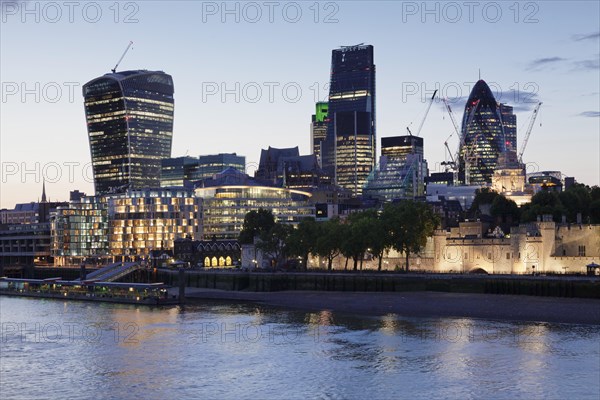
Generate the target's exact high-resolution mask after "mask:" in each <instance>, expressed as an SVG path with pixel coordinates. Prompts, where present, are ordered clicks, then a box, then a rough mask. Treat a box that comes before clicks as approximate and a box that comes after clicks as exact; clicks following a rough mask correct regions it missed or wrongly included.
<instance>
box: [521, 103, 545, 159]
mask: <svg viewBox="0 0 600 400" xmlns="http://www.w3.org/2000/svg"><path fill="white" fill-rule="evenodd" d="M541 106H542V102H541V101H540V102H539V103H537V105H536V106H535V108H534V109H533V113H532V114H531V117H529V126H528V127H527V131H526V132H525V139H523V144H521V150H519V154H518V159H519V162H521V163H522V162H523V153H524V152H525V147H527V142H528V141H529V136H530V135H531V130H532V129H533V124H534V123H535V119H536V118H537V115H538V111H540V107H541Z"/></svg>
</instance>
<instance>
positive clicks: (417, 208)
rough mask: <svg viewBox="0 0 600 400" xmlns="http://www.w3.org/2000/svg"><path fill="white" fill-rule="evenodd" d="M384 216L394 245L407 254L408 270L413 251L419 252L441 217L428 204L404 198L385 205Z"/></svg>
mask: <svg viewBox="0 0 600 400" xmlns="http://www.w3.org/2000/svg"><path fill="white" fill-rule="evenodd" d="M382 217H383V218H384V219H385V220H386V221H387V222H388V223H389V224H390V228H391V231H390V240H391V243H392V247H393V248H394V249H396V250H397V251H399V252H403V253H404V254H405V256H406V272H408V270H409V259H410V254H411V253H418V252H419V251H421V249H422V248H423V247H424V246H425V244H426V243H427V238H428V237H430V236H432V235H433V232H434V231H435V229H436V228H437V227H438V226H439V222H440V221H439V218H438V216H437V215H435V214H434V212H433V210H431V208H430V207H429V206H428V205H427V204H426V203H421V202H416V201H413V200H402V201H400V202H398V203H392V204H388V205H386V206H385V207H384V210H383V215H382Z"/></svg>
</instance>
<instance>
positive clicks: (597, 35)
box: [571, 32, 600, 42]
mask: <svg viewBox="0 0 600 400" xmlns="http://www.w3.org/2000/svg"><path fill="white" fill-rule="evenodd" d="M571 38H572V39H573V40H574V41H576V42H581V41H582V40H595V39H599V38H600V32H594V33H587V34H577V35H573V36H572V37H571Z"/></svg>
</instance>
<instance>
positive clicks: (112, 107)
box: [83, 70, 174, 194]
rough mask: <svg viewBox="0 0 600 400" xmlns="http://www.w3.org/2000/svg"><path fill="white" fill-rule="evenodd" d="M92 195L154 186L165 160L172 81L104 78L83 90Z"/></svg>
mask: <svg viewBox="0 0 600 400" xmlns="http://www.w3.org/2000/svg"><path fill="white" fill-rule="evenodd" d="M83 96H84V99H85V114H86V120H87V130H88V137H89V142H90V151H91V156H92V166H93V172H94V187H95V191H96V194H104V193H118V192H123V191H124V190H126V189H136V188H138V189H139V188H144V187H157V186H159V185H160V173H161V160H162V159H165V158H169V157H170V156H171V142H172V136H173V112H174V100H173V79H172V78H171V76H170V75H167V74H165V73H164V72H162V71H156V72H155V71H146V70H140V71H123V72H118V73H110V74H106V75H104V76H102V77H100V78H96V79H94V80H92V81H90V82H88V83H86V84H85V85H84V86H83Z"/></svg>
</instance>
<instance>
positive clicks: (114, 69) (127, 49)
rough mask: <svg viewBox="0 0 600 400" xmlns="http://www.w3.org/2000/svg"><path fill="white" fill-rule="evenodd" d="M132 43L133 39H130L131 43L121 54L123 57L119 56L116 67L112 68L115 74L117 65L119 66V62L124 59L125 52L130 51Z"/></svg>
mask: <svg viewBox="0 0 600 400" xmlns="http://www.w3.org/2000/svg"><path fill="white" fill-rule="evenodd" d="M131 45H133V41H131V40H130V41H129V44H128V45H127V48H126V49H125V51H124V52H123V54H122V55H121V58H119V61H117V65H115V67H114V68H113V69H111V71H112V73H113V74H115V73H116V72H117V67H118V66H119V64H121V61H123V58H124V57H125V54H127V52H128V51H129V48H130V47H131Z"/></svg>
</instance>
